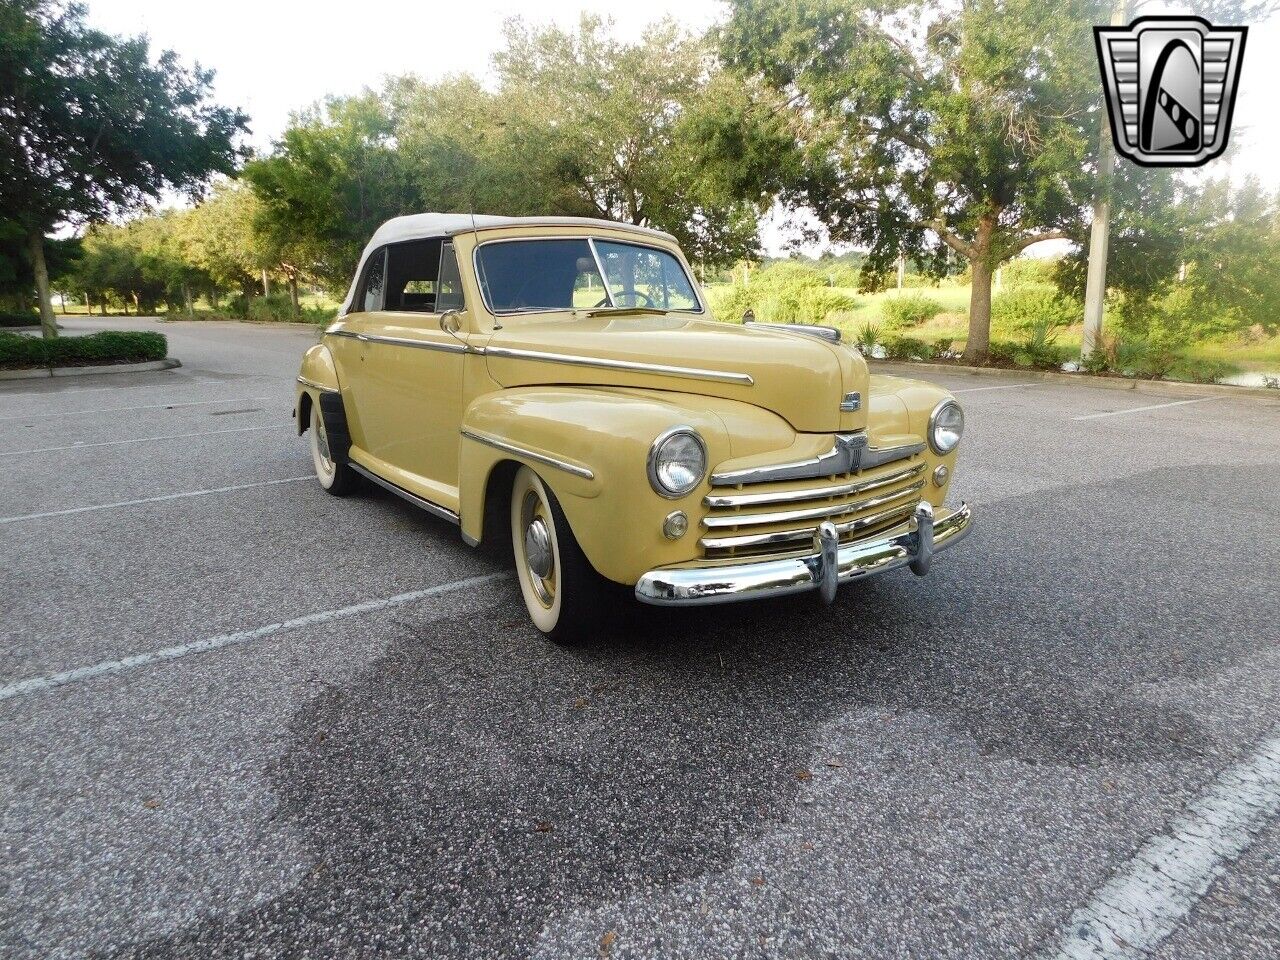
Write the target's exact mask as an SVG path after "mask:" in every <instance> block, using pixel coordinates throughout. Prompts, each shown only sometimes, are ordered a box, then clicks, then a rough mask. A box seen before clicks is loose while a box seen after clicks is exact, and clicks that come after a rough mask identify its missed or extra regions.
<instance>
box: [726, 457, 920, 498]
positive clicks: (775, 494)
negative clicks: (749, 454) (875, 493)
mask: <svg viewBox="0 0 1280 960" xmlns="http://www.w3.org/2000/svg"><path fill="white" fill-rule="evenodd" d="M924 469H925V464H923V463H917V464H916V465H915V466H913V467H906V468H904V469H902V470H895V471H894V472H893V473H886V474H885V475H884V476H883V477H875V478H873V479H871V480H863V481H861V482H858V483H837V484H834V485H832V486H827V487H809V488H807V489H804V490H770V491H768V492H766V493H710V494H707V496H706V497H704V498H703V500H702V503H703V505H704V506H708V507H711V508H713V509H714V508H717V507H729V508H732V507H756V506H760V505H762V504H766V503H796V502H798V501H801V500H822V499H825V498H827V497H850V496H853V495H854V494H855V493H865V492H866V491H868V490H876V489H879V488H880V487H887V486H888V485H889V484H891V483H897V482H898V481H899V480H905V479H907V478H908V477H918V476H920V474H922V473H924Z"/></svg>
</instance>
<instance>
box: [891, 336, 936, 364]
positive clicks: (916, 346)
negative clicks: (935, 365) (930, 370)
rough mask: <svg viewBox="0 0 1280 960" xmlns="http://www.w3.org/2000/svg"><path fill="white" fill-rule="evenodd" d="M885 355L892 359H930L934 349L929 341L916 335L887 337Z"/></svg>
mask: <svg viewBox="0 0 1280 960" xmlns="http://www.w3.org/2000/svg"><path fill="white" fill-rule="evenodd" d="M884 355H885V356H886V357H887V358H888V359H890V360H930V359H932V358H933V351H932V349H931V348H930V347H929V345H928V344H927V343H925V342H924V341H923V340H917V339H916V338H915V337H886V338H885V341H884Z"/></svg>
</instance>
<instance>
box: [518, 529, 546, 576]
mask: <svg viewBox="0 0 1280 960" xmlns="http://www.w3.org/2000/svg"><path fill="white" fill-rule="evenodd" d="M524 556H525V562H526V563H528V564H529V572H530V573H532V574H533V575H534V577H536V578H537V579H539V580H545V579H546V578H547V577H549V576H550V575H551V535H550V534H549V533H547V525H546V524H545V523H543V521H542V518H541V517H534V519H533V520H532V521H531V522H530V523H529V525H528V526H527V527H525V529H524Z"/></svg>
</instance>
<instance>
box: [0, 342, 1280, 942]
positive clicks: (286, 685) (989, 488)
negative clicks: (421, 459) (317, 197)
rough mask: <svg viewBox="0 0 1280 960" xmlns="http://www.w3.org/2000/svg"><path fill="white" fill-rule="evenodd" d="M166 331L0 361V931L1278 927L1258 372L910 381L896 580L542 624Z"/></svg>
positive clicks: (1273, 936)
mask: <svg viewBox="0 0 1280 960" xmlns="http://www.w3.org/2000/svg"><path fill="white" fill-rule="evenodd" d="M68 326H70V327H72V328H77V329H87V328H90V327H100V326H113V327H122V326H127V327H135V328H136V327H154V324H152V323H151V322H149V321H137V320H134V321H125V320H120V321H114V320H113V321H96V320H95V321H85V320H80V321H72V322H70V323H69V324H68ZM160 329H162V330H163V331H164V332H165V333H166V334H168V336H169V338H170V344H171V352H172V353H173V354H174V355H175V356H177V357H179V358H181V360H182V361H183V366H182V367H181V368H180V369H178V370H174V371H161V372H154V373H138V374H125V375H114V376H100V377H76V378H68V379H56V380H29V381H17V382H8V383H0V461H2V462H3V466H4V474H3V480H2V481H0V484H2V485H0V489H2V490H3V498H2V501H0V502H2V506H0V564H2V569H3V578H2V580H0V606H2V609H3V634H4V642H3V647H2V650H3V657H2V658H0V830H2V835H0V842H2V843H3V856H2V857H0V910H2V911H3V914H2V915H0V955H3V956H5V957H14V958H19V957H21V958H27V957H42V958H43V957H83V956H104V957H105V956H139V957H179V956H181V957H193V956H201V957H204V956H213V957H246V956H252V957H268V956H291V957H303V956H308V957H354V956H371V955H388V956H432V957H443V956H459V957H539V958H553V957H556V958H558V957H583V958H593V957H601V956H608V957H689V958H694V957H697V958H708V957H756V956H767V957H810V956H812V957H819V956H839V957H854V956H856V957H964V958H985V957H1010V956H1025V957H1041V956H1044V957H1053V956H1079V957H1084V956H1120V955H1125V954H1124V953H1123V951H1124V950H1126V949H1128V946H1125V945H1124V944H1128V945H1129V946H1132V947H1133V949H1134V950H1135V951H1140V950H1143V948H1142V942H1143V941H1142V937H1143V936H1144V935H1145V936H1148V937H1149V938H1150V942H1152V943H1155V942H1156V941H1161V942H1159V945H1158V946H1155V947H1154V949H1152V950H1150V951H1145V952H1135V953H1133V954H1132V955H1135V956H1136V955H1141V956H1154V957H1159V958H1186V957H1196V958H1221V957H1226V956H1235V957H1275V956H1280V816H1278V813H1280V812H1278V811H1277V809H1276V802H1277V800H1276V798H1277V796H1280V740H1278V739H1277V737H1278V736H1280V727H1278V725H1280V643H1278V641H1280V627H1278V626H1277V620H1278V617H1280V588H1278V587H1277V575H1278V573H1280V513H1278V511H1277V502H1278V501H1277V491H1278V489H1280V488H1278V485H1277V479H1276V478H1277V471H1278V470H1280V402H1275V401H1270V400H1265V399H1263V400H1258V399H1248V400H1243V399H1236V398H1223V397H1214V398H1211V399H1204V400H1197V402H1187V401H1188V400H1189V399H1195V398H1188V397H1186V396H1184V395H1178V396H1172V395H1171V396H1168V397H1162V396H1159V395H1156V394H1135V393H1128V392H1117V391H1109V390H1101V389H1096V388H1091V387H1088V386H1079V385H1075V384H1061V383H1056V382H1030V383H1027V384H1019V383H1017V382H1014V381H1010V380H1009V379H1007V378H1004V379H997V378H995V377H985V376H978V377H975V376H968V375H955V376H950V377H947V378H944V379H945V381H946V382H947V383H948V386H951V387H952V388H954V389H956V390H957V395H958V396H959V397H960V399H961V400H962V401H963V403H964V405H965V407H966V413H967V416H968V435H967V437H966V440H965V442H964V445H963V446H962V451H961V460H960V464H959V468H958V471H957V477H956V480H955V489H954V490H953V492H952V493H953V496H954V497H956V498H957V499H959V498H963V499H966V500H968V501H969V502H970V503H971V504H973V505H974V508H975V523H976V526H975V529H974V533H973V535H972V536H971V537H970V538H969V539H968V540H967V541H966V542H965V543H964V544H963V546H961V547H959V548H957V549H956V550H955V551H952V552H950V553H947V554H946V555H944V556H941V557H939V558H938V560H937V561H936V563H935V564H934V569H933V571H932V572H931V573H930V574H929V576H928V577H927V578H924V579H917V578H915V577H914V576H912V575H911V574H910V573H909V572H907V571H905V570H904V571H899V572H896V573H893V574H889V575H886V576H885V577H882V578H879V579H877V580H873V581H868V582H866V583H863V584H859V585H854V586H852V587H849V588H845V589H842V591H841V593H840V595H839V597H838V599H837V602H836V604H835V605H834V606H832V607H830V608H823V607H821V606H820V605H819V604H818V603H817V602H816V600H813V599H812V598H810V597H801V598H798V599H794V600H789V601H786V602H777V603H772V604H768V605H754V606H739V607H731V608H719V609H714V610H710V611H697V612H691V613H686V612H681V613H670V612H667V611H655V610H650V609H645V608H639V607H637V608H636V609H635V610H634V611H628V614H627V615H626V616H625V617H624V618H622V619H621V622H620V623H619V624H617V625H615V626H614V627H612V628H611V629H610V630H609V631H607V632H606V633H602V634H601V635H600V636H599V637H598V639H597V640H596V642H594V643H592V644H590V645H588V646H587V647H585V648H582V649H575V650H566V649H560V648H557V647H554V646H551V645H549V644H547V643H546V642H545V641H543V640H542V639H541V637H540V636H539V635H538V634H537V633H536V632H535V631H534V629H533V628H532V627H531V626H530V625H529V624H528V623H527V621H526V618H525V614H524V611H523V609H522V607H521V604H520V600H519V596H518V592H517V588H516V586H515V584H514V582H513V581H512V580H511V579H510V578H508V577H506V576H505V573H504V571H503V570H502V569H501V567H500V566H498V565H497V564H496V563H495V561H494V560H493V558H492V557H490V556H489V555H487V554H485V553H483V552H478V551H474V550H471V549H470V548H468V547H466V546H465V545H464V544H463V543H462V542H461V540H460V539H459V538H458V536H457V533H456V531H455V530H454V529H453V528H450V527H448V526H446V525H445V524H443V523H441V522H439V521H436V520H433V519H432V518H430V517H428V516H426V515H424V514H422V513H419V512H417V511H415V510H414V508H412V507H411V506H409V505H407V504H404V503H402V502H401V501H399V500H397V499H396V498H394V497H391V496H390V495H385V494H383V493H381V492H379V491H369V492H366V493H363V494H361V495H358V496H356V497H353V498H350V499H347V500H338V499H336V498H332V497H329V496H327V495H326V494H325V493H324V492H323V491H321V489H320V488H319V486H318V485H317V484H316V483H315V482H314V481H313V480H311V479H309V478H310V472H311V466H310V459H309V456H308V453H307V449H306V447H305V444H304V442H303V441H301V440H299V439H298V438H297V437H295V436H294V435H293V432H292V425H291V423H290V420H289V411H290V407H291V405H292V398H293V378H294V376H295V374H296V371H297V361H298V358H299V356H300V354H301V353H302V351H303V349H305V347H306V346H307V345H308V344H309V343H310V342H313V341H314V338H315V332H314V331H313V330H310V329H305V330H304V329H285V328H268V327H251V326H240V325H234V324H215V323H193V324H186V323H174V324H164V325H163V326H162V327H160ZM1206 824H1208V827H1206ZM1170 844H1172V845H1173V846H1172V847H1171V846H1170ZM1161 851H1164V853H1163V854H1162V853H1161ZM1170 851H1172V852H1173V855H1172V856H1165V859H1164V860H1160V859H1159V858H1160V856H1164V855H1165V854H1169V852H1170ZM1153 857H1155V860H1154V861H1153V859H1152V858H1153ZM1153 862H1154V868H1153V866H1152V864H1153ZM1179 871H1183V873H1181V874H1180V873H1179ZM1153 876H1155V877H1157V882H1154V883H1153V881H1152V877H1153ZM1166 881H1167V882H1166ZM1117 897H1118V898H1119V899H1117ZM1117 904H1118V906H1117ZM1108 915H1110V916H1111V918H1112V920H1111V922H1112V927H1111V928H1110V929H1111V930H1112V931H1113V932H1114V931H1119V933H1116V935H1115V936H1113V937H1112V938H1111V942H1110V946H1109V948H1108V949H1109V950H1110V952H1106V951H1103V950H1095V951H1094V952H1090V951H1091V950H1094V947H1093V946H1091V944H1092V943H1094V941H1095V940H1096V939H1097V937H1098V936H1102V935H1103V934H1099V933H1098V931H1097V929H1096V925H1092V926H1091V920H1090V918H1092V917H1099V916H1104V917H1105V916H1108ZM1126 923H1129V924H1130V926H1134V927H1136V928H1145V929H1146V933H1145V934H1143V933H1142V930H1141V929H1139V933H1138V936H1137V938H1136V940H1135V939H1128V938H1129V937H1130V936H1131V933H1126V932H1125V930H1127V929H1128V928H1127V927H1125V924H1126ZM1153 924H1154V927H1153V926H1152V925H1153ZM1161 924H1164V925H1165V926H1166V927H1167V931H1166V932H1167V933H1168V935H1167V936H1165V935H1164V933H1157V934H1152V933H1151V930H1152V929H1156V928H1159V927H1160V925H1161ZM1090 938H1093V939H1090ZM1117 939H1118V940H1121V941H1123V943H1122V944H1120V945H1117V943H1116V942H1115V941H1116V940H1117ZM1116 950H1120V951H1121V952H1119V953H1117V952H1116Z"/></svg>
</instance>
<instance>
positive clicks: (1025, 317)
mask: <svg viewBox="0 0 1280 960" xmlns="http://www.w3.org/2000/svg"><path fill="white" fill-rule="evenodd" d="M1083 316H1084V307H1083V306H1082V305H1081V304H1080V303H1078V302H1077V301H1075V300H1071V299H1069V298H1067V297H1064V296H1063V295H1062V294H1061V293H1059V292H1058V290H1057V288H1056V287H1049V286H1043V285H1035V286H1026V287H1019V288H1017V289H1015V290H1010V291H1008V292H1006V293H1001V294H1000V295H999V296H997V297H996V298H995V300H993V301H992V304H991V325H992V326H993V327H997V328H999V329H1001V330H1009V331H1015V330H1016V331H1023V330H1036V329H1038V328H1040V327H1046V328H1048V329H1050V330H1052V329H1055V328H1057V327H1066V326H1070V325H1071V324H1073V323H1076V322H1078V321H1079V320H1080V319H1081V317H1083Z"/></svg>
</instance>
